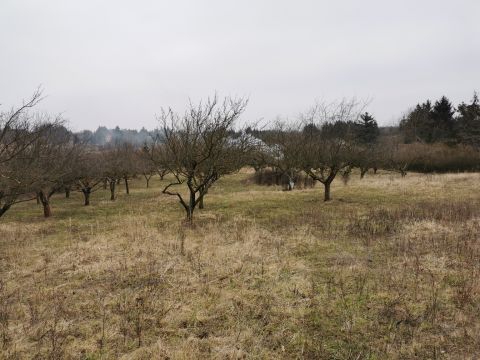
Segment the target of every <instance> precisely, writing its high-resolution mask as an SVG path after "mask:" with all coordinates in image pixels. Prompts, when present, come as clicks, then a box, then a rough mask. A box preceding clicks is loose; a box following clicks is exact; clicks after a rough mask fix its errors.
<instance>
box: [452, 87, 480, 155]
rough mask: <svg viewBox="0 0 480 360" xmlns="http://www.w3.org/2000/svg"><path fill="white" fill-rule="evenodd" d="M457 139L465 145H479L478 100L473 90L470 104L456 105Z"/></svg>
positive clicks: (479, 117) (479, 118)
mask: <svg viewBox="0 0 480 360" xmlns="http://www.w3.org/2000/svg"><path fill="white" fill-rule="evenodd" d="M458 113H459V116H458V117H457V139H458V141H459V142H461V143H463V144H467V145H472V146H476V147H480V101H479V99H478V95H477V93H476V92H475V93H474V94H473V99H472V102H471V104H466V103H465V102H462V103H461V104H460V105H458Z"/></svg>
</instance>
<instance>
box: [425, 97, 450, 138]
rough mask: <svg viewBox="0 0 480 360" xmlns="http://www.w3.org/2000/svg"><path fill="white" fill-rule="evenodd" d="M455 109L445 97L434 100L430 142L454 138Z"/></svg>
mask: <svg viewBox="0 0 480 360" xmlns="http://www.w3.org/2000/svg"><path fill="white" fill-rule="evenodd" d="M454 113H455V109H454V108H453V106H452V103H451V102H450V100H448V99H447V97H445V96H442V98H441V99H440V100H438V101H437V102H435V105H434V107H433V109H432V112H431V118H432V121H433V128H432V137H431V142H438V141H452V140H453V139H455V119H454V117H453V114H454Z"/></svg>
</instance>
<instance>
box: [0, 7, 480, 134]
mask: <svg viewBox="0 0 480 360" xmlns="http://www.w3.org/2000/svg"><path fill="white" fill-rule="evenodd" d="M479 16H480V1H479V0H457V1H451V0H450V1H443V0H403V1H386V0H364V1H359V0H348V1H335V2H334V1H327V0H324V1H320V0H296V1H293V0H290V1H287V0H242V1H240V0H237V1H233V0H204V1H202V0H188V1H187V0H184V1H181V0H175V1H173V0H170V1H160V0H136V1H133V0H131V1H126V0H102V1H100V0H81V1H78V0H77V1H74V0H42V1H40V0H0V51H1V55H0V79H1V80H0V103H1V104H2V106H1V108H0V110H2V109H3V110H6V109H8V108H9V107H11V106H13V105H15V104H19V103H20V102H21V100H22V99H23V98H26V97H28V96H29V95H30V94H31V93H32V92H33V91H34V89H35V88H36V87H37V86H38V85H40V84H41V85H42V86H43V88H44V89H45V91H44V94H45V95H47V96H48V97H47V98H46V99H45V100H44V101H43V102H42V104H41V106H39V109H41V110H46V111H49V112H52V113H59V112H62V113H63V114H64V116H65V117H66V118H67V119H68V120H69V123H70V125H71V127H72V128H73V129H75V130H80V129H84V128H85V129H95V128H97V126H99V125H105V126H108V127H114V126H116V125H119V126H120V127H122V128H138V129H140V128H141V127H142V126H145V127H146V128H148V129H152V128H154V127H155V126H156V125H157V123H156V120H155V114H156V113H159V111H160V108H161V107H162V106H172V107H174V108H177V109H179V110H182V109H183V108H184V104H185V103H186V102H187V101H188V99H189V98H191V99H192V100H193V101H197V100H199V99H201V98H205V97H207V96H209V95H211V94H213V93H214V92H215V91H216V92H218V93H219V94H220V95H238V96H248V97H249V98H250V103H249V106H248V110H247V111H246V113H245V114H244V116H243V119H244V120H245V121H253V120H257V119H260V118H263V119H265V120H271V119H274V118H275V117H276V116H278V115H281V116H288V117H291V118H293V117H295V116H296V115H297V114H298V113H299V112H301V111H304V110H305V109H306V108H307V107H308V106H309V105H310V104H312V103H314V101H315V99H324V100H333V99H336V98H339V97H344V96H345V97H350V96H356V97H358V98H362V99H365V98H370V99H372V102H371V103H370V106H369V111H370V112H372V113H373V114H374V115H375V116H376V118H377V120H378V122H379V123H380V124H389V123H391V122H393V121H395V120H398V118H399V117H400V116H401V114H402V113H403V112H404V111H406V110H407V109H408V108H409V107H411V106H412V105H415V104H416V103H417V102H419V101H423V100H425V99H427V98H430V99H436V98H438V97H440V96H441V95H443V94H445V95H447V96H448V97H449V98H450V99H451V100H452V101H453V102H454V103H458V102H459V101H461V100H470V99H471V97H472V93H473V91H474V90H480V23H479V19H480V17H479Z"/></svg>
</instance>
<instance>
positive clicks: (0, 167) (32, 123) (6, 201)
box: [0, 89, 60, 216]
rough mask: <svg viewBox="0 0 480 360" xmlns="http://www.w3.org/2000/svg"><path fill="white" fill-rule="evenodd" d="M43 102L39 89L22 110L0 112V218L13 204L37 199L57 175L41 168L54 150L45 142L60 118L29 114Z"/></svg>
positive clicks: (22, 106) (49, 168) (24, 104)
mask: <svg viewBox="0 0 480 360" xmlns="http://www.w3.org/2000/svg"><path fill="white" fill-rule="evenodd" d="M40 100H41V90H40V89H38V90H37V91H36V92H35V93H34V94H33V95H32V97H31V98H30V99H29V100H28V101H26V102H24V103H23V104H22V105H21V106H20V107H18V108H16V109H12V110H11V111H9V112H2V113H0V216H2V215H3V214H5V213H6V212H7V211H8V210H9V209H10V208H11V207H12V206H13V205H14V204H16V203H19V202H22V201H28V200H30V199H32V198H35V197H36V195H35V192H36V190H37V189H38V188H39V186H40V185H41V184H42V183H43V182H44V181H45V179H49V180H50V181H51V180H53V178H54V177H55V176H56V175H57V174H56V172H55V171H53V170H52V168H51V167H43V168H42V167H41V166H40V167H39V165H40V163H41V162H42V161H43V160H44V159H45V158H47V157H48V156H49V155H50V154H51V151H52V147H50V146H47V145H46V144H47V143H46V141H45V140H46V139H47V138H49V137H50V136H51V134H52V133H53V129H55V128H56V127H58V126H59V125H60V121H59V119H54V120H51V119H50V118H49V117H48V116H41V115H38V114H37V115H35V114H34V115H32V114H30V112H29V110H30V109H31V108H33V107H35V106H36V105H37V104H38V102H39V101H40Z"/></svg>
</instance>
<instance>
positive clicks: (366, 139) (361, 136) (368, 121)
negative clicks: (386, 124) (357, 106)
mask: <svg viewBox="0 0 480 360" xmlns="http://www.w3.org/2000/svg"><path fill="white" fill-rule="evenodd" d="M356 127H357V136H358V140H359V141H360V142H362V143H364V144H372V143H374V142H375V141H376V140H377V138H378V135H379V130H378V124H377V121H376V120H375V118H374V117H373V116H372V115H370V114H369V113H368V112H366V113H365V114H362V115H360V120H358V121H357V123H356Z"/></svg>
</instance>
